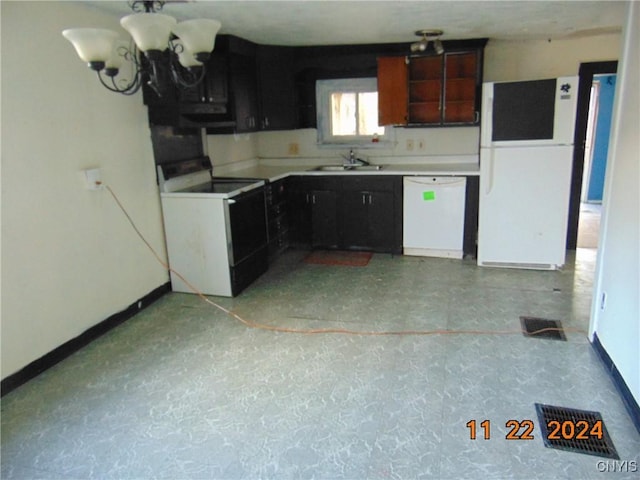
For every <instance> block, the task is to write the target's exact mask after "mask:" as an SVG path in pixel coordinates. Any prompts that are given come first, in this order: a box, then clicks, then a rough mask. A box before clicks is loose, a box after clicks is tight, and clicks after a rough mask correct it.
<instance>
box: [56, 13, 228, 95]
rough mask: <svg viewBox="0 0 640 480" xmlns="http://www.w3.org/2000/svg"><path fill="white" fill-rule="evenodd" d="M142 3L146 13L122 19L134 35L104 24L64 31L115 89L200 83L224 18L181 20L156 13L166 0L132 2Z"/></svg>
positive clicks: (131, 90) (128, 90) (132, 90)
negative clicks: (126, 66)
mask: <svg viewBox="0 0 640 480" xmlns="http://www.w3.org/2000/svg"><path fill="white" fill-rule="evenodd" d="M140 5H142V6H143V8H144V9H145V12H144V13H133V14H131V15H127V16H126V17H123V18H122V19H121V20H120V24H121V25H122V28H124V29H125V30H126V31H127V32H128V33H129V35H131V40H130V41H129V42H123V41H122V39H121V37H120V35H119V34H118V33H117V32H114V31H112V30H108V29H102V28H71V29H67V30H64V31H63V32H62V35H63V36H64V37H65V38H66V39H67V40H69V41H70V42H71V43H72V44H73V46H74V47H75V50H76V53H77V54H78V56H79V57H80V59H82V60H83V61H84V62H86V63H87V64H88V66H89V68H91V69H92V70H95V71H96V72H97V74H98V78H99V80H100V82H101V83H102V85H104V86H105V87H106V88H107V89H109V90H111V91H113V92H118V93H122V94H125V95H132V94H134V93H136V92H137V91H138V90H139V89H140V87H141V86H142V84H143V83H147V84H148V85H149V86H150V87H151V88H152V89H153V90H154V91H155V92H156V93H157V94H158V95H159V96H162V93H163V92H164V91H165V90H166V88H167V85H166V79H170V81H171V82H173V84H174V85H176V86H177V87H178V88H190V87H194V86H196V85H197V84H198V83H200V82H201V81H202V79H203V78H204V73H205V69H204V68H202V67H203V64H204V63H205V62H206V61H207V60H208V58H209V56H210V55H211V52H212V51H213V48H214V44H215V38H216V35H217V33H218V31H219V30H220V27H221V24H220V22H219V21H217V20H212V19H195V20H185V21H183V22H179V23H178V22H177V21H176V19H175V18H173V17H171V16H169V15H164V14H160V13H156V11H157V10H161V9H162V6H163V5H164V2H159V1H143V2H140V1H134V2H131V3H130V6H131V8H132V9H133V10H134V11H138V10H139V9H140ZM167 52H168V54H167ZM125 62H127V63H128V64H129V66H130V69H129V70H130V76H129V78H119V74H120V72H121V67H122V65H123V64H124V63H125ZM166 73H169V74H168V75H167V74H166ZM123 76H124V75H123ZM117 77H118V78H117Z"/></svg>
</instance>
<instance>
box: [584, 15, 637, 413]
mask: <svg viewBox="0 0 640 480" xmlns="http://www.w3.org/2000/svg"><path fill="white" fill-rule="evenodd" d="M639 7H640V5H639V4H638V3H637V2H630V4H629V14H628V16H627V18H628V23H627V26H626V35H625V44H624V53H623V55H622V57H621V58H620V64H619V68H618V81H617V82H616V93H615V100H614V106H613V123H612V126H611V141H610V147H609V157H608V159H607V173H606V178H605V190H604V198H603V210H602V221H601V227H600V248H599V250H598V263H597V268H596V285H595V290H594V295H593V298H594V302H593V306H592V315H591V328H590V330H591V333H593V332H595V333H597V334H598V338H599V339H600V342H601V343H602V346H603V347H604V349H605V350H606V351H607V353H608V354H609V356H610V357H611V360H613V363H615V365H616V368H617V369H618V371H619V372H620V374H621V375H622V377H623V378H624V380H625V383H626V384H627V387H629V390H630V391H631V393H632V395H633V396H634V398H635V401H636V402H637V403H638V404H640V349H639V348H638V346H640V322H639V321H638V319H639V318H640V300H639V298H638V293H639V292H640V254H639V252H638V245H640V215H639V214H638V206H639V205H640V193H639V192H640V161H638V151H639V150H640V137H639V135H638V132H639V129H638V125H640V94H639V93H638V84H640V61H639V59H640V8H639ZM602 295H606V298H607V300H606V302H605V304H604V308H603V307H602V303H601V298H602Z"/></svg>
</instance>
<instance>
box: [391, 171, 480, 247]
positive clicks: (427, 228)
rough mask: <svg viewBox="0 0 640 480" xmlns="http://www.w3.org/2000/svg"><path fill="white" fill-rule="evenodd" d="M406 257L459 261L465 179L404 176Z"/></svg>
mask: <svg viewBox="0 0 640 480" xmlns="http://www.w3.org/2000/svg"><path fill="white" fill-rule="evenodd" d="M403 183H404V196H403V204H404V205H403V207H404V208H403V234H402V246H403V247H404V254H405V255H420V256H428V257H445V258H462V255H463V248H462V246H463V238H464V206H465V197H466V185H467V179H466V178H465V177H404V182H403Z"/></svg>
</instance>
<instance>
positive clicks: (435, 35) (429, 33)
mask: <svg viewBox="0 0 640 480" xmlns="http://www.w3.org/2000/svg"><path fill="white" fill-rule="evenodd" d="M443 33H444V32H443V31H442V30H430V29H424V30H416V32H415V34H416V35H417V36H419V37H422V38H421V39H420V40H419V41H417V42H415V43H412V44H411V51H412V52H413V53H418V52H426V51H427V48H428V47H429V42H430V41H432V40H433V49H434V50H435V52H436V53H437V54H438V55H442V54H443V53H444V47H443V46H442V41H440V36H441V35H442V34H443Z"/></svg>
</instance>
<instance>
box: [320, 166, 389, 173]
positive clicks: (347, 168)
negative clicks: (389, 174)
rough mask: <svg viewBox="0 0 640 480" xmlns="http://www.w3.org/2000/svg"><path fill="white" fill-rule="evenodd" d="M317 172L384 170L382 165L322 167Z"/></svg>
mask: <svg viewBox="0 0 640 480" xmlns="http://www.w3.org/2000/svg"><path fill="white" fill-rule="evenodd" d="M313 170H314V171H316V172H363V171H364V172H366V171H375V170H382V165H320V166H319V167H316V168H314V169H313Z"/></svg>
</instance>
